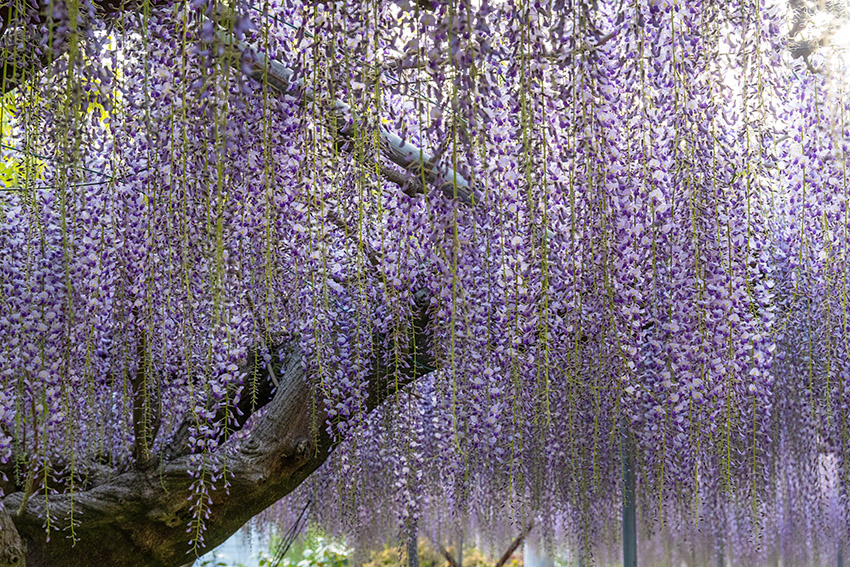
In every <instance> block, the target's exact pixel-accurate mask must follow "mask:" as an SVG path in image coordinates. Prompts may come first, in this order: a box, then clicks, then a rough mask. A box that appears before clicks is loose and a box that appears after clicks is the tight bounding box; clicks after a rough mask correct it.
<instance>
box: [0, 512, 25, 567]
mask: <svg viewBox="0 0 850 567" xmlns="http://www.w3.org/2000/svg"><path fill="white" fill-rule="evenodd" d="M25 552H26V546H25V545H24V542H23V540H22V539H21V536H20V535H18V530H17V529H16V528H15V524H14V523H13V522H12V516H11V515H10V514H9V512H7V511H6V508H5V507H4V506H3V504H2V503H0V567H24V554H25Z"/></svg>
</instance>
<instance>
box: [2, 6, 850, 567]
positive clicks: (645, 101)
mask: <svg viewBox="0 0 850 567" xmlns="http://www.w3.org/2000/svg"><path fill="white" fill-rule="evenodd" d="M104 5H105V4H103V3H100V4H98V3H92V2H90V0H72V1H67V0H65V1H62V2H60V1H54V2H53V3H52V7H53V8H52V10H53V13H52V14H51V15H50V17H49V18H47V20H41V21H39V22H38V23H36V24H25V25H21V26H18V27H14V26H11V27H9V28H8V29H5V26H4V29H5V34H4V35H3V37H2V41H3V42H4V43H5V46H4V53H5V54H6V60H7V64H9V65H11V63H9V62H14V63H15V64H17V65H18V66H19V68H20V69H21V70H26V69H33V68H35V66H34V65H33V62H40V65H39V68H40V69H41V70H40V71H39V72H34V73H30V74H24V75H23V76H21V77H20V79H19V80H17V82H16V84H17V88H16V89H14V90H10V91H9V92H7V94H6V95H5V98H4V105H3V119H2V127H3V132H2V138H3V139H2V151H3V154H2V155H3V156H4V159H5V163H6V169H5V170H4V173H3V175H4V180H5V181H4V184H5V187H4V191H3V192H2V193H0V214H2V219H3V220H2V223H0V250H2V252H3V256H4V259H3V262H2V265H0V302H1V303H2V311H0V336H2V339H3V340H2V344H0V431H2V436H0V447H2V452H0V458H2V461H3V462H4V463H6V465H4V467H5V468H4V470H6V471H7V475H9V477H10V478H9V479H8V482H7V483H6V485H5V488H4V490H5V491H6V493H10V492H14V491H24V492H25V493H26V498H32V499H37V498H46V496H47V495H48V494H50V493H52V492H55V491H66V492H67V491H74V490H80V489H79V488H76V489H75V485H80V486H84V485H85V484H86V483H87V482H88V481H87V479H89V478H90V477H92V476H95V475H97V474H99V472H98V471H99V470H100V467H101V466H103V465H109V466H110V467H112V468H113V469H114V470H117V471H121V470H126V469H128V468H130V467H132V466H133V462H134V460H138V459H140V458H152V459H157V458H165V457H164V456H165V455H167V453H168V451H167V449H168V446H169V440H170V439H172V438H173V436H174V435H175V434H176V432H177V430H178V428H179V427H180V425H181V424H182V423H184V421H185V420H186V419H189V420H190V422H191V424H192V425H191V435H190V437H189V442H190V449H191V452H192V454H194V455H195V458H194V460H193V461H192V464H191V472H192V474H193V475H194V478H195V482H194V484H193V492H194V497H193V498H194V500H193V506H194V510H195V514H194V517H193V518H192V519H191V521H190V523H189V525H187V526H186V527H187V528H189V533H188V534H187V537H186V539H187V541H189V540H191V541H190V542H189V543H188V544H187V548H191V546H192V545H193V544H195V545H196V544H197V543H198V542H202V541H203V533H204V529H205V528H204V519H205V506H206V504H205V502H206V501H207V500H206V499H207V498H208V495H209V494H210V492H211V491H213V490H216V489H217V490H226V489H227V488H226V487H227V483H228V482H229V480H228V479H229V476H228V472H227V458H226V455H227V451H228V450H229V448H230V447H231V446H235V445H236V443H237V442H238V440H239V438H240V436H244V435H246V432H247V431H250V427H251V423H252V422H249V423H248V426H247V427H246V428H245V429H243V430H240V431H238V432H236V431H234V432H233V433H232V436H231V435H230V434H229V433H228V432H226V431H225V429H226V428H227V427H229V425H228V424H227V423H226V422H227V420H226V419H225V420H222V419H219V418H217V416H219V415H220V413H219V412H220V410H221V409H222V408H225V407H228V406H231V407H232V406H233V405H234V404H235V403H236V402H237V401H238V400H240V399H246V398H247V397H249V396H252V395H255V388H256V385H255V383H254V381H253V380H252V373H251V372H245V371H244V367H245V363H246V360H248V357H249V353H250V352H259V353H260V354H261V356H262V361H263V362H262V364H264V365H268V366H270V367H271V368H272V369H274V368H279V367H280V365H281V364H282V363H283V362H284V357H285V352H283V350H277V349H275V348H272V345H279V344H283V343H284V342H287V341H288V342H290V343H291V342H294V343H296V344H298V345H299V347H300V348H301V349H302V351H303V352H304V353H306V356H305V358H304V361H305V364H306V365H307V367H308V369H309V376H310V377H311V378H310V380H311V386H312V387H313V389H314V392H315V394H316V395H315V398H314V400H313V403H314V404H317V405H321V406H322V407H325V408H327V420H326V421H325V423H317V424H316V428H317V429H321V430H325V429H326V430H328V431H330V434H331V435H332V436H333V437H334V439H336V440H339V441H340V442H341V444H340V446H339V447H338V449H337V451H336V453H335V455H334V459H333V460H332V461H331V462H329V463H328V465H327V466H326V467H325V468H324V469H322V471H320V472H319V473H317V475H315V476H314V478H312V479H311V480H310V481H308V484H307V485H305V486H303V487H302V491H301V493H300V495H299V494H296V495H294V501H298V500H299V499H303V498H306V497H307V495H312V498H314V499H318V500H320V501H321V502H323V503H324V504H323V506H322V510H323V511H322V513H321V517H322V519H323V521H325V522H326V523H327V524H328V525H334V526H336V527H338V528H340V529H342V530H345V531H347V532H348V533H351V534H353V535H355V536H356V537H357V538H360V539H361V540H362V541H363V542H364V543H365V542H374V541H377V540H380V539H381V538H383V537H386V536H387V535H388V534H389V535H395V534H396V533H398V530H399V529H401V528H399V526H402V525H404V524H405V522H409V521H410V519H411V518H413V519H415V520H416V521H419V523H420V529H422V530H430V533H434V534H436V533H439V532H440V531H441V530H453V529H456V526H455V524H454V522H455V521H456V518H458V517H465V518H467V519H468V521H467V525H468V529H470V530H472V531H473V532H475V533H477V534H479V536H480V537H482V538H486V534H491V536H492V537H495V536H494V535H493V534H510V533H512V530H513V531H516V529H517V528H516V526H518V525H519V526H522V525H525V524H526V523H527V521H529V520H530V519H538V520H539V521H540V524H539V525H545V526H547V527H546V530H548V531H547V532H546V533H547V537H549V538H554V541H555V542H556V545H564V546H568V547H571V548H575V547H577V546H578V547H582V546H583V547H585V548H587V549H588V550H591V551H592V550H596V549H597V546H598V545H599V544H600V543H601V542H605V541H610V542H613V541H615V540H616V537H615V536H614V535H612V534H613V533H614V532H616V525H617V521H618V517H619V516H618V515H619V506H620V501H621V500H620V499H621V496H620V482H621V480H620V478H621V473H622V470H621V450H622V448H623V447H633V450H634V451H635V454H636V459H637V463H638V490H639V494H640V509H641V514H642V518H644V520H645V524H646V525H647V526H650V527H651V528H652V529H653V530H656V531H658V532H661V531H664V530H670V531H671V532H673V533H675V534H678V535H679V536H680V537H685V538H686V539H687V540H688V541H692V542H695V543H694V545H697V546H703V547H701V548H700V549H715V548H720V549H724V548H725V549H726V550H727V553H733V554H736V556H737V557H742V558H743V557H750V558H753V559H752V560H753V561H755V559H754V558H755V557H760V556H761V555H763V554H768V555H770V554H773V553H779V554H782V555H784V556H786V557H788V558H789V559H790V558H798V559H799V560H801V561H802V560H804V559H805V558H808V557H811V556H813V555H814V554H816V553H820V554H824V553H825V554H827V555H828V554H831V553H834V552H835V546H836V541H837V540H838V539H840V538H841V537H843V536H844V534H846V531H845V530H846V521H847V518H846V516H845V512H844V510H845V509H846V506H847V501H846V494H845V488H846V474H847V471H848V466H850V462H848V460H847V448H848V447H847V443H848V440H847V418H848V412H850V407H848V402H850V391H846V390H847V389H848V388H850V358H848V356H850V351H848V342H847V341H848V328H847V325H848V311H847V291H848V290H847V276H848V270H850V264H848V262H850V250H848V229H850V221H848V218H850V217H848V210H847V175H846V151H847V146H848V135H850V134H848V130H847V126H846V124H845V99H846V94H845V92H844V91H845V89H846V85H845V82H846V77H845V71H846V70H845V64H844V61H843V60H842V59H841V58H840V57H826V56H824V55H823V51H824V50H815V49H813V48H811V46H812V45H814V43H812V41H811V40H806V41H807V42H808V43H806V42H804V41H803V40H800V39H799V37H802V36H801V34H803V32H806V33H814V32H812V30H811V29H810V28H812V27H813V26H815V24H813V23H808V24H807V23H806V17H808V16H807V15H810V14H811V13H814V12H813V11H811V10H809V11H807V10H808V8H807V7H805V6H804V7H803V8H800V7H799V6H796V4H795V5H792V6H790V7H789V6H788V5H786V4H785V2H783V1H781V0H736V1H732V2H723V3H712V2H685V1H673V0H635V1H633V2H618V1H610V2H606V1H599V2H579V1H571V2H561V1H555V0H551V1H543V0H534V1H532V0H522V1H519V0H516V1H497V0H492V1H488V0H482V1H478V0H474V1H473V0H452V1H451V2H442V1H435V2H433V3H432V2H429V1H409V0H401V1H398V2H389V1H387V2H380V1H373V2H354V1H339V2H331V1H326V2H309V3H308V2H305V3H302V2H298V1H295V0H291V1H290V0H263V1H262V2H259V1H258V2H255V3H247V4H243V3H236V4H233V5H228V6H224V5H222V4H216V3H215V2H213V1H212V0H193V2H191V3H183V2H177V3H166V2H147V1H146V2H145V3H144V4H143V5H140V6H139V8H138V9H137V10H129V9H128V10H125V11H119V12H117V13H115V10H111V11H110V10H106V13H104V9H103V7H104ZM109 6H112V5H111V4H110V5H108V6H107V7H109ZM795 7H796V8H798V10H802V12H799V11H798V12H795V11H794V8H795ZM25 8H26V4H24V5H23V7H22V8H21V10H25ZM113 8H114V6H113ZM836 10H838V9H837V8H836ZM801 13H802V14H803V15H801ZM821 15H822V14H821ZM839 15H840V14H839ZM804 16H805V17H804ZM836 18H837V16H836ZM836 22H839V23H840V20H839V19H836ZM839 23H833V24H831V25H833V27H835V26H838V25H839ZM807 26H808V27H807ZM789 30H790V32H789ZM839 35H840V34H839ZM806 37H808V36H806ZM822 43H823V42H822ZM801 46H802V47H801ZM807 46H808V47H807ZM273 62H274V63H273ZM280 69H284V70H285V71H279V70H280ZM22 72H23V71H22ZM275 73H277V74H275ZM281 73H283V75H281ZM281 76H284V77H285V78H286V80H287V82H286V83H285V84H283V83H282V82H281V80H280V77H281ZM393 136H396V137H395V138H393ZM388 140H389V141H388ZM393 140H395V141H396V142H398V143H401V144H402V145H403V144H407V146H404V147H408V148H409V147H414V148H417V149H416V152H415V153H416V155H415V156H414V157H415V158H416V160H419V159H420V156H419V154H418V148H420V147H421V148H423V151H427V152H429V153H428V155H427V156H425V158H424V160H425V161H426V162H428V168H427V169H429V170H428V171H425V170H423V169H422V168H407V169H405V168H402V167H400V166H399V164H400V163H401V162H400V161H399V160H398V159H393V158H392V156H391V154H392V151H393V147H395V146H393V143H394V142H393ZM411 155H412V154H411ZM411 159H412V158H411ZM435 172H436V173H435ZM422 297H425V298H427V299H428V301H430V308H429V323H428V337H429V344H428V345H427V347H425V348H426V349H427V352H428V353H429V362H430V363H431V364H429V365H428V367H427V368H426V370H427V372H428V373H427V375H426V376H425V377H424V378H422V379H419V380H417V381H416V382H415V383H413V384H404V382H405V378H404V376H402V375H401V366H397V368H398V369H399V370H398V373H399V375H398V376H397V377H396V381H397V382H399V381H400V382H402V384H397V386H398V387H401V388H403V392H402V393H401V394H399V395H397V396H395V397H393V398H391V399H390V400H388V401H387V402H385V403H384V404H383V405H382V406H381V407H380V408H379V409H378V410H374V408H373V407H372V406H371V405H370V404H369V396H370V390H369V383H368V382H369V381H368V376H369V372H370V369H371V367H372V358H373V357H374V356H376V355H379V356H380V357H383V359H384V360H385V361H386V362H387V363H388V364H390V363H391V362H392V361H393V360H394V359H395V360H399V359H400V358H401V357H402V354H401V353H403V352H405V351H406V350H407V349H408V348H409V347H410V343H411V341H413V340H414V337H413V335H412V334H411V332H410V329H411V320H412V319H413V318H415V317H416V313H417V310H416V305H417V301H419V300H420V299H421V298H422ZM139 400H141V403H139ZM373 410H374V411H373ZM252 419H253V418H252ZM223 432H224V433H223ZM229 437H230V439H229ZM292 509H293V510H296V512H297V511H298V510H300V504H297V503H293V505H292ZM44 521H45V525H46V527H47V529H48V530H50V526H51V521H52V520H51V518H50V516H49V514H48V516H47V517H45V518H44ZM78 521H79V522H85V518H79V519H78ZM72 523H73V522H72ZM648 529H649V528H648ZM66 535H67V536H69V537H70V536H71V535H72V534H62V535H61V536H60V537H65V536H66ZM434 537H435V538H436V537H438V536H436V535H435V536H434ZM800 538H802V539H803V540H804V542H805V545H798V543H799V539H800ZM559 542H560V543H559ZM497 547H498V546H497ZM594 553H595V551H594ZM760 554H761V555H760Z"/></svg>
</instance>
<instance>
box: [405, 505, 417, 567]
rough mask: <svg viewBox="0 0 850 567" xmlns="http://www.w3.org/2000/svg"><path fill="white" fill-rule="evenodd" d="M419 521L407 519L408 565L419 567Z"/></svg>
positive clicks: (409, 566) (408, 566)
mask: <svg viewBox="0 0 850 567" xmlns="http://www.w3.org/2000/svg"><path fill="white" fill-rule="evenodd" d="M418 527H419V526H418V525H417V521H416V520H415V519H414V518H413V517H411V518H409V519H408V520H407V567H419V545H418V544H419V537H418V536H419V534H418V531H419V530H418Z"/></svg>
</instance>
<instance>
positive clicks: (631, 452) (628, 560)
mask: <svg viewBox="0 0 850 567" xmlns="http://www.w3.org/2000/svg"><path fill="white" fill-rule="evenodd" d="M620 432H621V433H620V434H621V438H620V453H621V455H620V459H621V460H622V462H623V567H637V513H636V512H637V502H636V501H635V448H634V443H633V441H632V437H631V434H630V428H629V427H628V426H627V420H626V418H625V417H624V418H623V419H622V420H621V421H620Z"/></svg>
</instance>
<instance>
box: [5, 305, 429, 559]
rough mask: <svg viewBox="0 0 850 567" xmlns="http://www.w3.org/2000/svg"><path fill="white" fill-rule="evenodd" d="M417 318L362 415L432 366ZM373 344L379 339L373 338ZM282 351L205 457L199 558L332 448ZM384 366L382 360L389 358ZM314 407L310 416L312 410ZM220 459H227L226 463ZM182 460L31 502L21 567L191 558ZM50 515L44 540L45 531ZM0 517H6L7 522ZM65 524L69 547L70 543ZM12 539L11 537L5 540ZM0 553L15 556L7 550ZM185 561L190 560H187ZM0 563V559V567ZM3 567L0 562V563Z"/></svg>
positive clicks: (378, 365) (295, 364)
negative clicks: (256, 410) (252, 420)
mask: <svg viewBox="0 0 850 567" xmlns="http://www.w3.org/2000/svg"><path fill="white" fill-rule="evenodd" d="M418 305H419V312H418V313H417V314H416V317H415V319H414V321H412V322H411V327H412V328H411V331H412V332H413V333H414V339H415V342H414V344H416V345H419V346H418V348H417V351H416V352H409V353H408V357H407V359H406V360H405V361H404V367H402V368H400V367H396V366H394V365H391V364H390V365H388V364H386V363H384V362H383V357H382V356H381V355H380V351H378V352H379V354H378V355H377V356H376V357H375V359H374V364H373V371H372V373H371V376H370V379H369V389H370V392H369V398H368V399H369V403H368V408H367V409H369V410H371V409H374V408H375V407H377V406H378V405H379V404H380V403H382V401H383V400H385V399H386V398H387V397H389V396H391V395H393V394H395V393H396V386H395V384H396V378H395V377H396V373H398V375H399V376H401V379H400V380H399V381H398V383H399V385H400V387H403V386H406V385H407V384H410V383H411V382H412V381H414V380H416V379H417V378H418V377H419V376H420V375H422V374H423V373H424V372H425V371H424V370H422V368H423V367H429V366H430V365H431V364H432V363H433V361H432V360H430V357H429V355H427V353H425V351H424V349H423V348H422V347H423V345H427V344H428V338H427V336H426V335H425V329H426V327H427V322H428V313H427V305H428V301H427V300H426V298H425V297H424V296H420V300H419V301H418ZM376 342H380V338H379V337H376ZM295 345H297V342H296V341H292V342H290V343H289V344H288V348H289V355H288V356H287V357H286V364H285V369H284V371H283V372H282V373H281V374H280V375H279V376H278V378H279V385H278V387H277V391H276V393H275V395H274V396H273V398H272V399H271V401H270V402H269V403H268V405H267V407H266V411H265V413H264V415H263V416H262V418H261V419H260V421H259V422H258V423H257V424H256V425H255V426H254V427H253V428H252V431H251V433H250V435H249V436H248V437H247V438H246V439H245V440H244V441H243V442H241V443H240V444H238V445H237V446H229V445H232V443H228V444H226V445H225V446H224V448H223V449H221V450H220V451H219V452H218V453H215V454H213V455H212V456H211V457H210V458H211V459H212V460H214V461H215V462H216V463H217V464H218V465H219V468H220V469H221V468H222V467H223V465H224V463H225V460H226V467H227V471H228V472H227V474H228V479H229V481H230V484H229V487H228V488H227V489H225V488H224V486H223V483H222V481H221V479H219V481H218V482H217V490H215V491H211V492H210V495H211V503H210V504H209V507H208V508H207V510H206V512H207V513H208V517H207V518H206V519H205V525H206V531H205V532H204V542H203V545H201V546H200V547H199V548H197V549H196V550H194V551H195V552H197V553H198V554H201V553H204V552H206V551H208V550H210V549H212V548H214V547H215V546H217V545H219V544H220V543H222V542H223V541H225V540H226V539H227V538H228V537H230V535H232V534H233V533H234V532H236V531H237V530H238V529H239V528H240V527H241V526H242V525H243V524H244V523H245V522H247V521H248V520H250V519H251V518H252V517H253V516H255V515H257V514H258V513H260V512H261V511H263V510H264V509H265V508H267V507H269V506H271V505H272V504H274V503H275V502H277V501H278V500H280V499H281V498H283V497H284V496H286V495H287V494H288V493H290V492H291V491H292V490H294V489H295V488H296V487H297V486H298V485H299V484H300V483H301V482H302V481H303V480H304V479H306V478H307V477H308V476H309V475H310V474H311V473H312V472H313V471H315V470H316V469H317V468H318V467H319V466H321V464H322V463H324V462H325V460H326V459H327V458H328V456H329V455H330V452H331V451H332V449H333V447H334V443H335V441H334V439H333V438H332V437H331V435H330V434H329V433H328V432H327V430H326V427H325V425H324V424H325V416H326V414H325V412H324V410H323V409H322V408H321V406H320V405H319V404H317V403H314V402H315V400H314V399H313V397H312V396H313V388H312V383H311V376H310V375H309V374H308V372H307V371H306V370H305V369H304V366H305V365H304V364H302V358H303V357H302V354H301V352H300V350H299V349H298V348H297V347H296V346H295ZM390 359H391V358H390ZM313 408H318V409H317V410H314V409H313ZM225 452H226V456H225ZM192 458H193V456H191V455H180V456H176V457H174V458H171V459H170V460H167V461H166V462H164V464H163V465H162V466H161V467H159V468H151V469H135V470H131V471H128V472H125V473H123V474H120V475H118V476H116V477H115V478H113V479H111V480H109V481H108V482H105V483H104V484H101V485H99V486H96V487H94V488H92V489H90V490H86V491H84V492H78V493H75V494H73V495H71V494H53V495H49V496H44V495H43V494H42V495H39V494H36V495H33V496H32V497H30V498H29V499H28V500H27V501H26V504H25V505H24V508H23V510H22V512H21V514H20V515H18V516H16V517H13V518H11V519H12V521H13V522H14V527H15V528H17V532H18V533H19V534H20V538H21V540H22V542H23V543H24V544H25V545H26V561H27V564H28V565H29V566H30V567H86V566H97V567H102V566H104V565H109V566H111V567H177V566H179V565H183V564H185V563H186V561H187V551H190V546H189V544H188V541H189V540H190V538H191V535H190V534H187V533H186V529H187V526H189V525H190V524H191V522H192V520H193V517H194V516H195V511H193V509H192V500H193V493H192V488H191V484H192V481H193V479H192V477H191V476H190V475H189V473H188V472H187V471H189V470H191V469H196V468H197V466H196V465H194V464H192V461H191V459H192ZM23 500H24V494H23V493H21V492H15V493H13V494H10V495H9V496H7V497H6V498H5V499H4V501H3V504H5V506H6V508H7V509H10V510H16V509H18V508H19V507H20V506H21V503H22V502H23ZM48 512H49V515H50V517H51V520H50V538H49V540H48V538H47V535H48V534H47V532H46V530H45V517H47V515H48ZM6 518H9V516H8V514H7V515H6ZM0 519H2V518H0ZM72 524H74V528H73V530H74V534H75V536H76V541H73V540H72V539H71V538H70V535H71V529H72V528H71V527H72ZM9 533H11V532H9ZM2 549H3V551H2V552H0V553H6V554H7V556H10V555H9V554H11V553H14V550H15V549H22V548H21V546H18V547H15V544H14V543H13V544H12V545H7V546H5V547H4V548H2ZM189 558H190V557H189ZM1 559H2V556H0V560H1ZM0 566H2V563H0Z"/></svg>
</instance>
